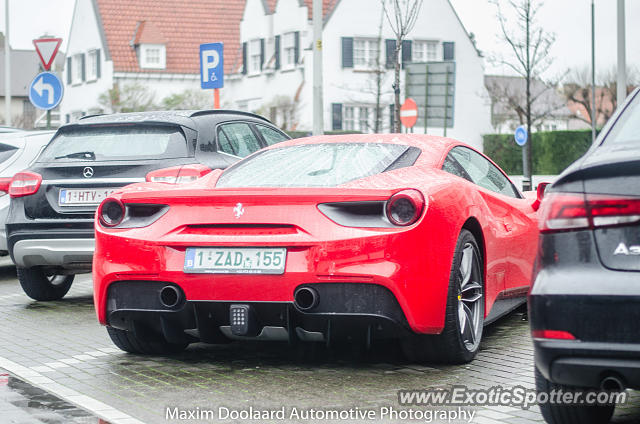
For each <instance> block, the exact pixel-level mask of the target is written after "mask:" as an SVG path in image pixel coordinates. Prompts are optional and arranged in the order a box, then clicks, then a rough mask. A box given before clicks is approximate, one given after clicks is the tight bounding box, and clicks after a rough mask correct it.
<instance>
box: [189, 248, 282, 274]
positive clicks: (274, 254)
mask: <svg viewBox="0 0 640 424" xmlns="http://www.w3.org/2000/svg"><path fill="white" fill-rule="evenodd" d="M286 260H287V249H285V248H280V247H278V248H264V247H260V248H252V247H242V248H226V247H189V248H187V252H186V254H185V257H184V272H188V273H211V274H283V273H284V265H285V262H286Z"/></svg>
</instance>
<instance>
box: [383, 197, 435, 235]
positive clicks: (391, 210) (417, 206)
mask: <svg viewBox="0 0 640 424" xmlns="http://www.w3.org/2000/svg"><path fill="white" fill-rule="evenodd" d="M424 206H425V201H424V196H423V195H422V193H420V192H419V191H418V190H413V189H410V190H402V191H400V192H398V193H396V194H394V195H393V196H391V197H390V198H389V200H387V204H386V207H385V211H386V213H387V219H388V220H389V222H391V223H392V224H394V225H399V226H407V225H411V224H413V223H415V222H416V221H417V220H418V219H419V218H420V216H421V215H422V211H423V209H424Z"/></svg>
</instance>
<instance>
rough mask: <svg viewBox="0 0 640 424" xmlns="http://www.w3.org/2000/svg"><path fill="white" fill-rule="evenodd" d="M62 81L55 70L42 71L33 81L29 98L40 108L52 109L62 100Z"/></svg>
mask: <svg viewBox="0 0 640 424" xmlns="http://www.w3.org/2000/svg"><path fill="white" fill-rule="evenodd" d="M62 91H63V87H62V82H61V81H60V78H58V76H57V75H56V74H54V73H53V72H41V73H39V74H38V75H36V77H35V78H34V79H33V81H31V85H30V86H29V100H31V103H33V105H34V106H35V107H37V108H38V109H43V110H50V109H53V108H54V107H56V106H58V105H59V104H60V100H62Z"/></svg>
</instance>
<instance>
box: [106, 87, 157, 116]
mask: <svg viewBox="0 0 640 424" xmlns="http://www.w3.org/2000/svg"><path fill="white" fill-rule="evenodd" d="M154 98H155V95H154V93H153V92H152V91H150V90H149V88H148V87H146V86H144V85H141V84H137V83H135V84H124V85H123V86H122V87H120V84H117V83H116V84H114V85H113V88H112V89H110V90H107V91H106V92H105V93H102V94H101V95H100V97H98V104H99V105H100V106H101V107H102V108H103V109H104V110H106V111H107V112H115V113H117V112H141V111H145V110H152V109H154V108H155V103H154Z"/></svg>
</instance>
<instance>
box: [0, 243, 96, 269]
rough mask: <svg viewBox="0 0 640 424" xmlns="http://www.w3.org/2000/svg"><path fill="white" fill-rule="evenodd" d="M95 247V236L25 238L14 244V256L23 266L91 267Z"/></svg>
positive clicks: (18, 263)
mask: <svg viewBox="0 0 640 424" xmlns="http://www.w3.org/2000/svg"><path fill="white" fill-rule="evenodd" d="M94 249H95V240H94V239H93V238H69V239H66V238H57V239H25V240H18V241H16V242H15V243H14V244H13V250H12V258H13V261H14V262H15V264H16V265H17V266H19V267H22V268H30V267H33V266H60V267H63V268H90V267H91V260H92V258H93V251H94Z"/></svg>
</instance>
